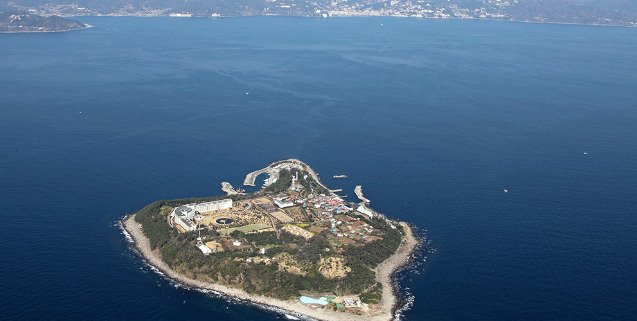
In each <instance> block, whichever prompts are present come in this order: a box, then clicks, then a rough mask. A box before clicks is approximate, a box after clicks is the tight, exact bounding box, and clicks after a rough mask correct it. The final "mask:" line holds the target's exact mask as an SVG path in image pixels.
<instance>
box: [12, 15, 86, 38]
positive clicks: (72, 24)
mask: <svg viewBox="0 0 637 321" xmlns="http://www.w3.org/2000/svg"><path fill="white" fill-rule="evenodd" d="M87 27H89V26H88V25H85V24H83V23H81V22H79V21H76V20H73V19H68V18H62V17H59V16H47V17H45V16H40V15H37V14H33V13H24V12H8V11H0V33H23V32H63V31H71V30H78V29H84V28H87Z"/></svg>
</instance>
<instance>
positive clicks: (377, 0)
mask: <svg viewBox="0 0 637 321" xmlns="http://www.w3.org/2000/svg"><path fill="white" fill-rule="evenodd" d="M2 9H5V10H14V11H15V10H22V11H27V12H30V13H34V14H39V15H44V16H49V15H60V16H83V15H130V16H173V17H226V16H250V15H288V16H306V17H330V16H411V17H425V18H455V19H495V20H514V21H528V22H553V23H579V24H600V25H621V26H633V27H634V26H637V0H50V1H47V0H44V1H42V0H11V1H9V0H0V10H2Z"/></svg>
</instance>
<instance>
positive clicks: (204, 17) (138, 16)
mask: <svg viewBox="0 0 637 321" xmlns="http://www.w3.org/2000/svg"><path fill="white" fill-rule="evenodd" d="M269 16H276V17H293V18H313V19H341V18H383V17H386V18H408V19H427V20H438V21H444V20H456V21H494V22H517V23H532V24H552V25H576V26H597V27H624V28H637V24H636V25H629V24H601V23H581V22H558V21H530V20H515V19H511V20H505V19H488V18H435V17H416V16H405V15H349V16H345V15H343V16H340V15H336V16H330V17H318V16H295V15H281V14H261V15H236V16H220V17H206V16H192V17H170V16H167V15H158V16H147V15H123V14H98V15H79V16H78V15H68V16H66V15H64V16H61V17H65V18H79V17H134V18H172V19H211V20H214V19H223V18H243V17H246V18H248V17H269ZM91 27H92V26H91ZM81 29H85V28H80V29H72V30H67V31H73V30H81ZM36 32H37V31H36ZM52 32H55V31H52Z"/></svg>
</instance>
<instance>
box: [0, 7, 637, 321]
mask: <svg viewBox="0 0 637 321" xmlns="http://www.w3.org/2000/svg"><path fill="white" fill-rule="evenodd" d="M81 20H82V21H83V22H85V23H89V24H91V25H93V26H94V27H93V28H89V29H85V30H80V31H75V32H69V33H59V34H14V35H2V36H0V74H1V75H2V77H0V115H1V116H0V150H1V151H2V152H1V153H0V178H1V180H2V183H1V184H0V203H2V204H3V205H4V208H5V211H4V212H3V213H4V220H3V224H0V235H1V236H0V245H1V246H2V249H3V251H2V252H3V254H2V255H1V256H0V264H1V266H2V267H3V273H1V274H0V284H1V286H0V288H1V289H2V293H3V294H5V296H4V298H3V300H0V312H2V315H3V317H5V318H7V319H52V320H56V319H57V320H61V319H64V320H73V319H88V318H96V319H118V320H139V319H158V320H168V319H218V320H255V319H258V320H276V319H284V318H285V316H284V315H282V314H280V313H275V312H264V311H263V310H262V309H259V308H256V307H252V306H249V305H242V304H239V305H236V304H234V303H232V302H230V303H228V302H226V300H225V299H223V298H217V297H215V296H212V297H211V296H210V295H207V294H205V293H199V292H197V291H192V290H189V289H186V288H182V287H175V286H174V285H173V284H171V282H169V281H167V280H165V279H163V278H162V277H161V276H159V275H158V274H156V273H155V272H153V271H152V270H151V269H150V268H149V267H147V266H146V265H145V264H144V262H143V261H142V260H140V258H139V256H137V255H136V254H135V253H134V252H132V251H131V250H130V249H129V243H128V242H127V240H126V237H125V236H124V235H122V233H121V231H120V229H119V228H118V226H117V224H116V222H117V220H118V219H120V218H121V217H122V216H123V215H125V214H127V213H133V212H135V211H137V210H139V209H141V208H142V207H143V206H145V205H146V204H148V203H151V202H153V201H155V200H158V199H175V198H182V197H189V196H193V197H200V196H207V195H219V194H221V189H220V188H221V186H220V182H222V181H228V182H231V183H232V184H233V185H234V186H235V187H238V186H240V184H241V182H242V181H243V178H244V175H245V174H246V173H248V172H250V171H253V170H256V169H259V168H262V167H263V166H265V165H267V164H269V163H271V162H273V161H276V160H280V159H286V158H298V159H300V160H302V161H304V162H306V163H307V164H308V165H310V166H311V167H313V168H314V169H315V170H316V171H317V172H318V173H319V174H320V175H321V180H322V181H323V182H324V183H325V184H326V185H327V186H329V187H330V188H342V189H343V193H342V194H346V195H348V199H349V200H355V199H356V198H355V195H354V193H353V189H354V187H355V186H356V185H359V184H360V185H363V189H364V192H365V197H367V198H369V199H370V200H371V201H372V203H371V206H372V207H373V208H374V209H375V210H377V211H379V212H381V213H384V214H386V215H387V216H389V217H391V218H396V219H399V220H403V221H407V222H410V223H412V224H414V225H416V226H418V227H421V228H426V229H427V236H428V237H429V239H430V240H431V242H432V248H433V249H436V250H437V251H436V252H435V253H429V254H428V255H427V260H426V262H424V261H423V260H421V261H420V262H418V265H417V268H416V269H408V270H406V271H404V272H401V273H400V275H399V277H398V283H399V284H400V285H401V287H402V288H404V289H405V292H404V293H406V295H407V296H409V297H413V305H411V307H409V308H408V309H407V310H406V311H403V312H402V318H403V319H404V320H450V319H452V320H511V319H515V320H537V319H548V320H556V319H558V320H563V319H568V320H571V319H576V320H604V319H607V320H630V319H632V318H634V315H636V314H637V289H636V288H635V286H634V284H637V269H635V268H634V262H635V261H637V248H635V246H634V244H635V242H634V241H635V235H637V216H635V215H634V214H635V213H637V203H636V201H635V200H637V182H636V181H635V177H637V149H636V148H635V146H637V126H635V124H637V110H636V108H635V106H637V99H636V98H635V95H634V93H635V92H637V59H635V52H637V30H636V29H631V28H609V27H594V26H574V25H569V26H565V25H541V24H523V23H504V22H489V21H436V20H421V19H395V18H352V19H300V18H285V17H254V18H236V19H235V18H233V19H217V20H208V19H164V18H123V17H95V18H88V17H87V18H82V19H81ZM246 93H248V94H246ZM338 174H346V175H347V176H348V177H347V178H346V179H332V176H333V175H338ZM257 183H260V182H257ZM505 189H506V190H507V192H504V190H505Z"/></svg>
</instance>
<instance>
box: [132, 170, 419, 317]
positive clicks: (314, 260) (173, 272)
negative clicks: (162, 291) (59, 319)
mask: <svg viewBox="0 0 637 321" xmlns="http://www.w3.org/2000/svg"><path fill="white" fill-rule="evenodd" d="M262 174H265V175H266V176H267V178H266V179H265V182H264V184H263V186H262V188H261V189H259V190H257V191H256V192H253V193H246V192H245V190H243V189H240V188H239V189H234V188H233V187H232V186H231V185H230V183H227V182H224V183H223V184H222V186H223V190H224V191H225V192H226V195H222V196H216V197H204V198H185V199H177V200H161V201H156V202H154V203H152V204H149V205H147V206H146V207H144V208H143V209H141V210H140V211H139V212H137V213H135V214H131V215H127V216H126V217H124V218H123V219H122V226H123V228H124V229H125V231H126V233H127V234H129V235H130V236H131V238H132V240H133V242H134V246H135V247H136V249H137V250H138V253H140V254H141V255H142V256H143V258H145V259H146V260H147V262H148V263H149V264H150V265H152V266H154V267H156V268H157V269H158V270H160V271H162V272H163V273H164V274H165V275H166V276H167V277H168V278H170V279H173V280H175V281H177V282H179V283H181V284H184V285H187V286H191V287H194V288H197V289H202V290H212V291H216V292H219V293H223V294H225V295H229V296H232V297H235V298H238V299H241V300H245V301H249V302H252V303H255V304H258V305H266V306H270V307H275V308H279V309H283V310H285V311H289V312H290V313H292V314H297V315H303V316H308V317H311V318H314V319H317V320H329V321H333V320H353V321H355V320H361V321H362V320H377V321H386V320H392V319H393V318H394V311H395V309H396V305H397V302H398V294H397V289H396V288H395V287H394V283H393V282H392V276H393V275H394V273H395V272H396V271H397V270H399V269H400V268H402V267H404V266H406V265H408V264H409V262H410V260H411V258H412V255H413V253H414V251H415V249H416V248H417V246H418V244H419V241H418V239H417V238H416V237H415V235H414V232H413V231H412V228H411V227H410V226H409V225H408V224H407V223H405V222H400V221H396V220H392V219H389V218H388V217H386V216H385V215H383V214H380V213H378V212H376V211H374V210H373V209H371V208H369V206H368V203H369V200H367V199H365V201H363V202H361V203H358V204H357V203H352V202H348V201H346V200H345V197H342V196H339V195H337V194H335V192H333V191H330V190H329V189H328V188H327V187H326V186H325V185H323V184H322V183H321V181H320V179H319V175H318V174H317V173H316V172H315V171H314V170H313V169H312V168H310V167H309V166H308V165H307V164H305V163H303V162H301V161H300V160H298V159H288V160H282V161H278V162H275V163H272V164H270V165H269V166H267V167H266V168H264V169H261V170H258V171H255V172H252V173H249V174H248V175H247V176H246V179H245V181H244V185H246V186H254V185H255V183H256V182H255V181H256V179H257V177H259V176H260V175H262ZM357 190H358V192H357V194H360V195H361V196H362V190H361V189H360V188H357Z"/></svg>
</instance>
